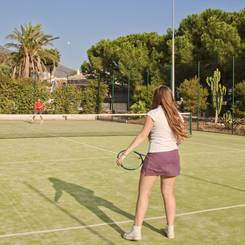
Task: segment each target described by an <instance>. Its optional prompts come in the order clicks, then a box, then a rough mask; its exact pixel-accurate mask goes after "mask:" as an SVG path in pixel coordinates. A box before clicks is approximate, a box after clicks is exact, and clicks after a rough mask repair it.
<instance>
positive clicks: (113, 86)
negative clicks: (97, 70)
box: [111, 72, 115, 113]
mask: <svg viewBox="0 0 245 245" xmlns="http://www.w3.org/2000/svg"><path fill="white" fill-rule="evenodd" d="M114 79H115V77H114V72H113V74H112V83H111V111H112V113H114V106H113V104H114V96H115V81H114Z"/></svg>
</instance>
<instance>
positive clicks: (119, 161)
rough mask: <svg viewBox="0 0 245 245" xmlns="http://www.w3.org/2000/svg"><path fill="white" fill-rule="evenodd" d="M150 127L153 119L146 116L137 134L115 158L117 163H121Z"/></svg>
mask: <svg viewBox="0 0 245 245" xmlns="http://www.w3.org/2000/svg"><path fill="white" fill-rule="evenodd" d="M152 128H153V120H152V118H151V117H150V116H147V117H146V120H145V124H144V127H143V128H142V130H141V131H140V132H139V134H138V135H137V136H136V137H135V138H134V140H133V141H132V142H131V144H130V145H129V146H128V148H127V149H126V150H125V152H124V153H123V154H121V155H120V156H119V158H118V159H117V165H121V164H122V163H123V160H124V159H125V157H126V156H127V155H128V154H129V153H130V152H132V151H133V150H134V149H135V148H136V147H137V146H139V145H140V144H141V143H142V142H143V141H144V140H145V139H146V138H147V137H148V135H149V134H150V132H151V130H152Z"/></svg>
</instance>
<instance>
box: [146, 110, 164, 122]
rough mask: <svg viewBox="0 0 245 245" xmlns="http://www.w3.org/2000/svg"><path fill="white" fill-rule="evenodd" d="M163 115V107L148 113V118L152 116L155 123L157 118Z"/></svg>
mask: <svg viewBox="0 0 245 245" xmlns="http://www.w3.org/2000/svg"><path fill="white" fill-rule="evenodd" d="M162 113H163V110H162V107H161V106H158V107H157V108H154V109H152V110H150V111H149V112H148V113H147V116H150V117H151V118H152V119H153V120H154V121H155V120H156V118H157V117H158V116H159V115H160V114H162Z"/></svg>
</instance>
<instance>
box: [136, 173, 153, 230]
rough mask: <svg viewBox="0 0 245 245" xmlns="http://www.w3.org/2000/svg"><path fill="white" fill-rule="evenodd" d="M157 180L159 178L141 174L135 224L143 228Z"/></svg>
mask: <svg viewBox="0 0 245 245" xmlns="http://www.w3.org/2000/svg"><path fill="white" fill-rule="evenodd" d="M156 179H157V176H145V175H143V174H141V176H140V180H139V190H138V199H137V203H136V212H135V220H134V224H135V225H136V226H142V224H143V220H144V217H145V213H146V211H147V208H148V204H149V198H150V194H151V190H152V187H153V185H154V183H155V181H156Z"/></svg>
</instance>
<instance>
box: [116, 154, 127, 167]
mask: <svg viewBox="0 0 245 245" xmlns="http://www.w3.org/2000/svg"><path fill="white" fill-rule="evenodd" d="M125 158H126V155H125V154H124V153H122V154H121V155H120V156H119V157H118V158H117V161H116V163H117V166H121V165H122V164H123V161H124V159H125Z"/></svg>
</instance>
